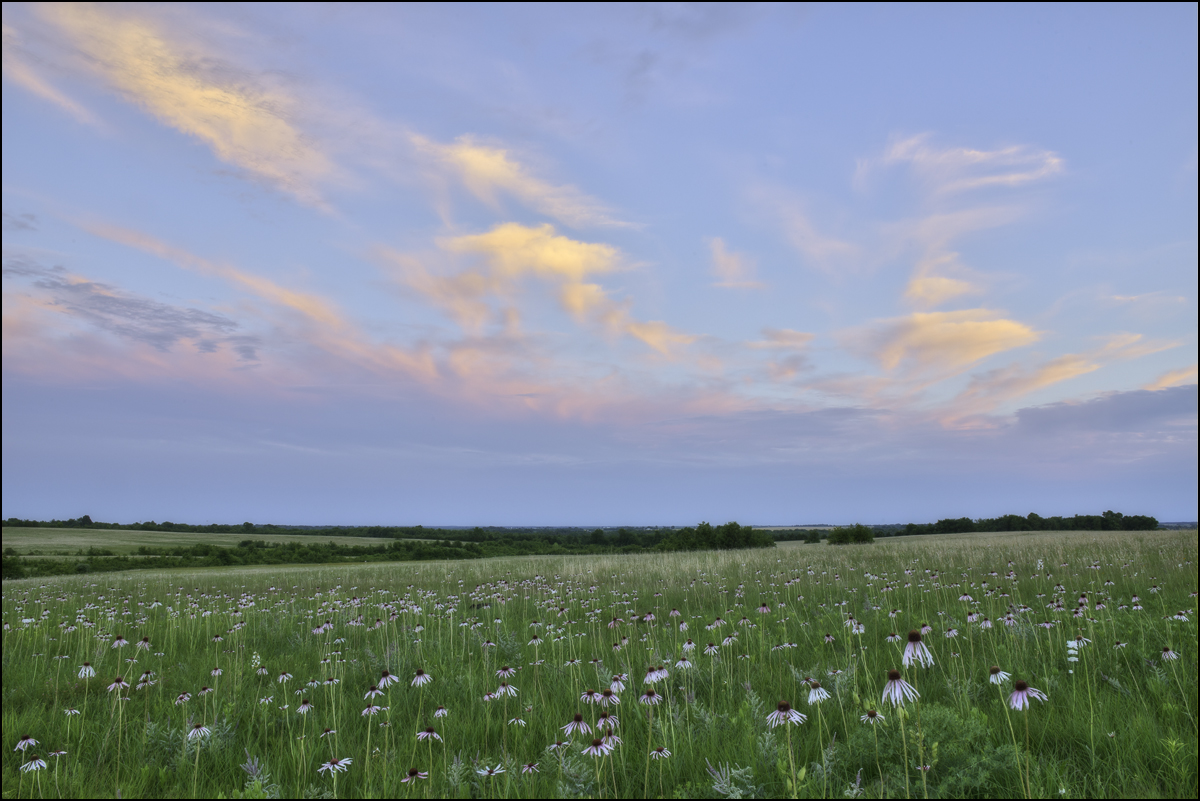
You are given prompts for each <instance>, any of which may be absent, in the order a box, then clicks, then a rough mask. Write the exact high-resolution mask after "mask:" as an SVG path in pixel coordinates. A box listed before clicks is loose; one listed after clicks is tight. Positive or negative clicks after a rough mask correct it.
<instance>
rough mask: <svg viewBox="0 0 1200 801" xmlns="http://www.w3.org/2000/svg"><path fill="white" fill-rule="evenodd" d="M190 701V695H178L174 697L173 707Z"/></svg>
mask: <svg viewBox="0 0 1200 801" xmlns="http://www.w3.org/2000/svg"><path fill="white" fill-rule="evenodd" d="M190 700H192V694H191V693H180V694H179V695H177V696H175V706H180V705H181V704H186V703H187V702H188V701H190Z"/></svg>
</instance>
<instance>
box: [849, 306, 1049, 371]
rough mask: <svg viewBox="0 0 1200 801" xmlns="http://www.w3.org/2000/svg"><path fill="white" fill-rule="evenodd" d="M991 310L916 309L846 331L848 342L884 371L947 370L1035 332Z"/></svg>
mask: <svg viewBox="0 0 1200 801" xmlns="http://www.w3.org/2000/svg"><path fill="white" fill-rule="evenodd" d="M1002 315H1003V313H1002V312H998V311H993V310H991V309H964V310H962V311H954V312H917V313H915V314H911V315H909V316H907V317H898V318H893V319H890V320H881V321H879V322H878V323H875V324H874V325H872V326H870V327H868V328H864V329H859V330H857V331H853V332H848V333H847V335H846V340H847V342H848V343H849V344H851V346H852V347H857V348H858V349H860V350H864V351H865V352H866V353H867V354H868V355H870V356H871V357H872V358H873V359H874V360H875V361H877V362H878V363H879V364H880V366H882V367H883V368H884V369H885V370H889V371H893V370H896V369H897V368H899V367H904V368H905V370H906V371H907V372H910V373H917V374H921V373H929V372H932V373H935V374H944V373H947V372H949V373H953V372H956V371H959V370H962V369H964V368H966V367H969V366H970V365H972V364H975V363H976V362H978V361H980V360H982V359H984V358H986V357H988V356H992V355H994V354H996V353H1001V352H1003V351H1006V350H1011V349H1013V348H1020V347H1024V346H1026V345H1030V344H1032V343H1034V342H1036V341H1037V340H1038V339H1040V338H1041V334H1039V333H1038V332H1037V331H1034V330H1033V329H1032V328H1030V327H1029V326H1027V325H1025V324H1024V323H1020V322H1018V321H1016V320H1009V319H1005V318H1004V317H1003V316H1002Z"/></svg>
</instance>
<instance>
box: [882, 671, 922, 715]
mask: <svg viewBox="0 0 1200 801" xmlns="http://www.w3.org/2000/svg"><path fill="white" fill-rule="evenodd" d="M920 697H921V694H920V693H919V692H917V688H916V687H913V686H912V685H911V684H909V683H908V682H907V681H905V680H904V679H902V678H901V677H900V671H898V670H889V671H888V680H887V684H886V685H884V687H883V700H884V701H891V702H892V706H904V702H905V701H916V700H917V699H918V698H920Z"/></svg>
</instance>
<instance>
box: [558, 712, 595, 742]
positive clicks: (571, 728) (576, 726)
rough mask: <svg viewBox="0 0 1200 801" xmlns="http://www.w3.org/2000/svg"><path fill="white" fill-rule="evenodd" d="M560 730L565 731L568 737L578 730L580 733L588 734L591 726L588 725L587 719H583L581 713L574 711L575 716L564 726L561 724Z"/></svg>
mask: <svg viewBox="0 0 1200 801" xmlns="http://www.w3.org/2000/svg"><path fill="white" fill-rule="evenodd" d="M562 730H563V731H564V732H566V733H567V736H568V737H569V736H571V735H572V734H574V733H575V732H579V733H580V734H588V733H589V732H591V730H592V727H591V726H589V725H588V724H587V721H586V720H584V719H583V715H581V714H579V713H578V712H576V713H575V717H574V718H572V719H571V722H570V723H568V724H567V725H566V726H563V727H562Z"/></svg>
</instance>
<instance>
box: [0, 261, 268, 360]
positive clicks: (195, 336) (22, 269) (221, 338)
mask: <svg viewBox="0 0 1200 801" xmlns="http://www.w3.org/2000/svg"><path fill="white" fill-rule="evenodd" d="M4 276H5V277H6V278H22V279H26V280H29V281H30V285H31V286H32V287H33V288H36V289H37V290H40V293H41V295H42V301H41V302H43V303H45V304H47V305H48V306H51V307H55V308H56V309H57V310H59V311H61V312H62V313H65V314H68V315H71V316H73V317H75V318H77V319H79V320H81V321H83V322H86V323H89V324H91V325H93V326H95V327H96V328H99V329H101V330H103V331H108V332H109V333H112V334H117V335H119V336H122V337H126V338H128V339H131V340H134V341H137V342H142V343H145V344H147V345H149V346H151V347H153V348H154V349H156V350H159V351H163V352H166V351H169V350H170V349H171V348H172V347H173V346H174V345H176V344H177V343H179V342H180V341H181V340H190V341H191V342H192V343H193V344H194V345H195V347H196V349H197V350H199V351H201V352H204V353H211V352H213V351H215V350H217V348H218V347H219V346H221V345H228V346H229V347H231V348H232V350H233V351H234V352H235V353H237V354H238V358H239V359H242V360H245V361H255V360H257V359H258V355H257V348H258V347H259V346H260V344H261V340H260V339H259V337H257V336H254V335H246V334H240V333H238V328H239V326H238V323H237V322H236V321H234V320H233V319H231V318H229V317H226V316H225V315H222V314H215V313H213V312H209V311H204V310H202V309H197V308H190V307H185V306H175V305H171V304H168V303H162V302H161V301H157V300H154V299H152V298H147V297H144V296H142V295H138V294H135V293H131V292H127V291H123V290H121V289H118V288H116V287H114V286H111V285H109V284H104V283H99V282H96V281H89V280H87V279H86V278H83V277H81V276H78V275H72V274H70V273H68V272H67V271H66V270H63V269H61V268H59V269H48V268H45V267H42V266H41V265H39V264H36V263H34V262H31V261H29V260H27V259H16V258H14V259H6V260H5V263H4Z"/></svg>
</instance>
